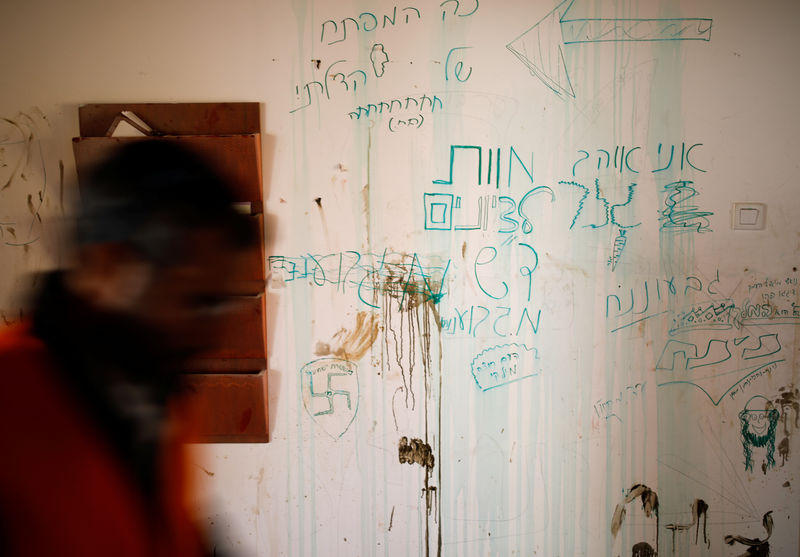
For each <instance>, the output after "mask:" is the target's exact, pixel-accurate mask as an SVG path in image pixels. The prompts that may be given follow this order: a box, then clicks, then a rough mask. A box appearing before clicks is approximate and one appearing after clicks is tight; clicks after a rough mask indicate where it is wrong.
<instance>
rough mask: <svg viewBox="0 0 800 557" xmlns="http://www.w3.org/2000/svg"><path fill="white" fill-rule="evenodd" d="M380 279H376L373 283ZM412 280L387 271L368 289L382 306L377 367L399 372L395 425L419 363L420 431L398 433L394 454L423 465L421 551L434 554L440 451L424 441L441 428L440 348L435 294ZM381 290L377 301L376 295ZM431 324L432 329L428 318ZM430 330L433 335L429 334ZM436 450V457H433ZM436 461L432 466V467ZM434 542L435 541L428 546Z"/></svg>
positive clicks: (412, 406)
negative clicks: (421, 390) (435, 346)
mask: <svg viewBox="0 0 800 557" xmlns="http://www.w3.org/2000/svg"><path fill="white" fill-rule="evenodd" d="M378 282H380V284H378ZM424 282H425V284H417V281H414V280H412V279H411V278H410V277H406V278H405V279H403V278H402V277H400V276H392V275H391V273H390V274H389V276H388V277H385V278H384V279H383V280H382V281H376V284H375V285H374V286H375V287H374V288H373V289H372V292H373V304H374V305H375V307H379V308H381V310H382V330H383V331H384V334H383V335H382V338H383V342H382V346H381V363H380V365H381V369H382V370H383V372H384V373H383V377H390V376H391V375H392V373H391V372H392V368H394V369H395V370H397V371H398V372H399V375H400V377H401V378H402V386H399V387H397V388H396V389H395V391H394V395H393V396H392V415H393V417H394V422H395V429H397V430H399V427H398V424H397V411H398V410H400V409H402V408H403V407H404V408H405V410H404V412H406V413H407V412H408V411H411V412H416V411H417V408H416V407H417V404H416V402H417V395H416V393H415V392H414V385H415V367H416V365H417V364H419V365H421V368H422V370H421V371H422V374H421V378H419V377H418V378H417V379H416V383H417V384H419V383H420V382H421V383H422V386H423V388H424V393H423V394H422V396H421V400H422V401H423V404H422V408H421V411H422V412H423V420H422V421H423V427H424V429H423V431H422V432H421V435H419V437H416V438H411V439H409V438H408V437H405V436H404V437H402V438H401V439H400V441H399V444H398V458H399V460H400V462H401V463H409V464H414V463H416V464H419V465H420V466H422V467H423V469H424V470H425V477H424V484H423V489H422V492H423V494H424V497H425V512H426V518H425V525H424V528H425V551H424V554H425V555H426V556H428V555H430V554H431V553H432V552H433V551H434V550H435V551H436V554H437V555H441V554H442V529H441V526H439V527H438V528H436V531H435V532H434V535H435V536H436V537H435V538H432V536H431V528H434V527H436V525H441V508H440V505H439V504H438V501H439V500H440V499H441V498H440V497H439V492H438V487H437V485H433V484H434V483H436V484H438V486H441V483H442V459H441V457H442V453H441V445H440V444H437V445H436V448H435V449H434V447H433V446H432V445H433V443H432V442H431V441H430V438H431V432H432V433H433V434H434V435H433V439H440V438H441V430H442V371H441V369H442V350H441V335H440V334H435V332H438V331H440V327H439V325H440V323H439V321H440V319H439V314H438V311H437V308H436V303H437V302H438V300H439V298H438V297H437V296H436V295H435V294H433V293H432V292H431V290H430V285H428V284H427V282H426V281H424ZM379 293H380V294H382V299H380V300H379V298H378V294H379ZM432 321H433V323H434V324H435V325H436V327H435V328H434V327H433V326H431V322H432ZM434 335H435V336H434ZM434 341H438V349H437V350H436V352H435V353H436V355H437V356H436V357H437V359H438V361H437V362H436V364H437V365H436V366H435V365H434V351H433V350H432V349H431V348H432V344H431V343H432V342H434ZM434 370H435V373H434ZM436 451H438V456H434V455H435V452H436ZM437 462H438V467H437V466H435V465H436V464H437ZM434 544H435V545H434Z"/></svg>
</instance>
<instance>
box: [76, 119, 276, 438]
mask: <svg viewBox="0 0 800 557" xmlns="http://www.w3.org/2000/svg"><path fill="white" fill-rule="evenodd" d="M123 111H125V112H132V113H133V114H134V115H135V116H136V117H138V118H139V119H140V120H141V121H142V122H144V124H145V125H146V126H147V127H149V128H150V129H151V130H153V132H154V135H151V136H137V137H112V133H113V131H114V126H115V125H116V123H117V122H118V121H119V117H120V115H121V113H122V112H123ZM78 119H79V127H80V137H76V138H74V139H73V152H74V154H75V163H76V168H77V171H78V178H79V181H80V179H81V178H82V177H84V178H85V176H86V174H87V173H88V172H90V170H91V168H92V167H93V166H94V165H95V164H97V163H98V162H100V161H102V160H104V159H105V158H106V156H108V155H109V154H110V153H111V152H112V150H114V149H115V148H116V147H118V146H120V145H122V144H125V143H128V142H133V141H142V140H144V139H149V140H153V139H155V140H159V141H174V142H177V143H179V144H182V145H184V146H186V147H187V148H189V149H192V150H193V151H195V152H197V153H198V154H199V155H200V156H201V157H203V158H204V159H205V160H206V161H208V162H209V163H210V164H211V165H212V166H214V167H215V168H216V169H217V170H218V172H219V173H220V174H221V175H222V176H223V177H224V178H226V179H227V180H228V181H229V183H230V184H231V187H232V189H233V193H234V197H235V199H236V208H237V210H239V211H241V212H244V213H245V214H247V215H249V217H250V219H251V221H252V225H253V227H254V229H255V232H256V233H255V236H256V237H257V238H258V241H257V245H255V246H253V248H252V249H250V250H248V251H246V252H245V253H244V254H242V258H241V263H240V265H238V266H236V271H235V275H234V276H233V277H232V285H231V286H230V288H229V289H228V290H227V291H225V292H221V294H225V295H229V296H232V297H233V299H234V300H235V301H236V305H237V308H236V310H235V311H233V312H232V313H231V314H230V315H226V316H225V318H224V321H225V322H224V324H223V326H222V327H221V332H220V336H219V337H218V340H219V342H218V348H217V349H215V350H213V351H208V352H206V353H203V354H200V355H199V356H198V357H197V358H195V359H193V360H192V361H191V362H190V363H189V365H188V366H187V368H186V369H184V370H183V371H184V372H185V373H184V375H183V379H184V383H185V385H186V386H187V389H188V392H189V393H191V396H192V398H193V399H194V401H195V402H197V403H198V404H199V405H200V407H199V421H198V425H199V433H200V434H201V438H202V440H203V441H205V442H265V441H267V440H268V429H267V427H268V420H267V416H268V408H267V375H266V371H265V369H266V362H267V357H266V319H265V315H266V308H265V305H264V304H265V299H264V295H263V294H264V289H265V286H266V282H265V256H264V216H263V195H262V159H261V151H262V147H261V133H260V132H261V107H260V104H259V103H116V104H87V105H83V106H81V107H79V109H78Z"/></svg>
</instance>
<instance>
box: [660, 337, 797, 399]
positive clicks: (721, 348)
mask: <svg viewBox="0 0 800 557" xmlns="http://www.w3.org/2000/svg"><path fill="white" fill-rule="evenodd" d="M781 351H782V346H781V343H780V340H779V338H778V334H777V333H767V334H763V335H760V336H758V337H755V338H753V337H750V336H743V337H734V338H710V339H708V341H707V342H705V343H702V344H700V345H698V344H695V343H691V342H684V341H678V340H675V339H670V340H668V341H667V342H666V344H665V345H664V349H663V350H662V351H661V355H660V356H659V358H658V361H657V363H656V373H657V377H658V378H659V383H658V386H659V387H663V386H666V385H680V384H683V385H692V386H693V387H695V388H697V389H699V390H700V391H702V392H703V393H704V394H705V395H706V396H707V397H708V398H709V400H710V401H711V402H712V403H713V404H714V405H715V406H717V405H719V403H720V402H721V400H722V399H723V398H725V396H726V395H730V396H731V398H735V397H736V396H737V395H738V394H739V393H741V392H742V391H743V390H744V389H745V388H747V387H748V386H749V385H750V383H751V382H752V381H754V380H755V379H757V378H758V377H760V376H762V375H764V374H769V373H771V372H772V371H773V370H774V369H775V368H776V366H777V365H778V364H779V363H781V362H783V361H784V358H783V357H781V355H780V353H781ZM709 367H711V368H712V369H711V370H708V371H704V369H703V368H709Z"/></svg>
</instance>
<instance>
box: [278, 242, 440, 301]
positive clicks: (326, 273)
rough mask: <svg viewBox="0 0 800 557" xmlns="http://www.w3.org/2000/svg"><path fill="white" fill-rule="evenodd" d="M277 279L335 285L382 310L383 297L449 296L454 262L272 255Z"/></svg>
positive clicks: (388, 255) (387, 255)
mask: <svg viewBox="0 0 800 557" xmlns="http://www.w3.org/2000/svg"><path fill="white" fill-rule="evenodd" d="M268 263H269V270H270V272H271V273H272V277H273V280H280V281H283V282H284V283H286V282H299V281H302V282H304V283H307V284H308V285H309V286H314V287H324V286H334V287H335V288H336V289H337V290H341V291H342V292H345V291H347V290H352V291H354V292H355V293H356V294H357V296H358V299H359V300H360V301H361V302H362V303H364V304H366V305H367V306H369V307H372V308H379V307H380V305H379V304H380V303H381V302H380V299H379V298H380V297H381V295H382V294H388V295H389V296H391V297H393V298H396V299H398V300H399V301H400V302H401V306H402V304H403V303H405V302H408V301H409V299H411V298H414V299H416V298H421V299H422V300H423V301H427V300H430V301H432V302H433V303H435V304H438V303H439V301H441V299H442V298H443V297H444V296H445V295H446V291H445V288H444V287H445V283H446V279H447V273H448V271H449V269H450V260H449V259H441V258H439V257H436V256H430V257H426V256H423V255H420V254H417V253H405V254H403V253H396V252H390V251H388V250H384V251H383V252H382V253H362V252H360V251H346V252H338V253H329V254H323V255H312V254H310V253H309V254H307V255H304V256H299V257H286V256H283V255H271V256H269V259H268Z"/></svg>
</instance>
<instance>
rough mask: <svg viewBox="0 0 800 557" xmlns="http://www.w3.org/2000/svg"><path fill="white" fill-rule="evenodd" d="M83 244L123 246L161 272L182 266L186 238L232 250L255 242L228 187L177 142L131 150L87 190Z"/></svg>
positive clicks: (117, 156) (115, 156) (80, 230)
mask: <svg viewBox="0 0 800 557" xmlns="http://www.w3.org/2000/svg"><path fill="white" fill-rule="evenodd" d="M80 197H81V203H80V208H79V212H78V219H77V241H78V244H79V245H85V244H93V243H105V242H113V243H123V244H127V245H129V246H130V247H132V248H134V249H135V250H137V251H138V252H139V253H140V254H141V255H142V256H143V257H145V258H146V259H148V260H149V261H151V262H152V263H155V264H158V265H170V264H173V263H178V262H180V260H181V254H180V250H181V246H182V244H183V240H184V239H185V238H186V233H187V232H190V231H192V230H197V229H201V228H210V229H217V230H220V231H222V232H223V233H224V235H225V236H226V237H227V239H228V240H229V242H230V245H231V247H232V248H244V247H247V246H248V245H250V244H251V243H252V242H254V241H255V238H254V233H253V230H254V229H253V227H252V226H251V224H250V223H249V222H248V221H249V219H248V218H247V217H245V216H244V215H242V214H240V213H239V212H237V211H236V209H235V208H234V207H233V203H234V201H235V199H234V197H233V194H232V193H231V190H230V188H229V185H228V184H227V183H226V181H225V180H224V179H223V178H222V177H221V176H220V175H219V173H218V172H217V171H216V170H215V169H214V168H213V167H212V166H211V165H209V164H208V163H206V162H205V161H204V160H203V159H201V158H200V157H199V156H198V155H197V154H196V153H194V152H193V151H190V150H189V149H188V148H186V147H184V146H182V145H180V144H179V143H178V142H176V141H168V140H163V139H160V140H141V141H135V142H130V143H124V144H122V145H121V146H120V147H118V148H117V149H116V150H115V151H114V152H113V153H112V154H111V156H110V157H109V158H108V159H106V160H105V161H104V162H102V163H100V164H99V165H98V166H97V167H95V168H94V170H93V171H92V172H91V173H90V175H89V176H88V177H87V179H86V180H82V181H81V185H80Z"/></svg>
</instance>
